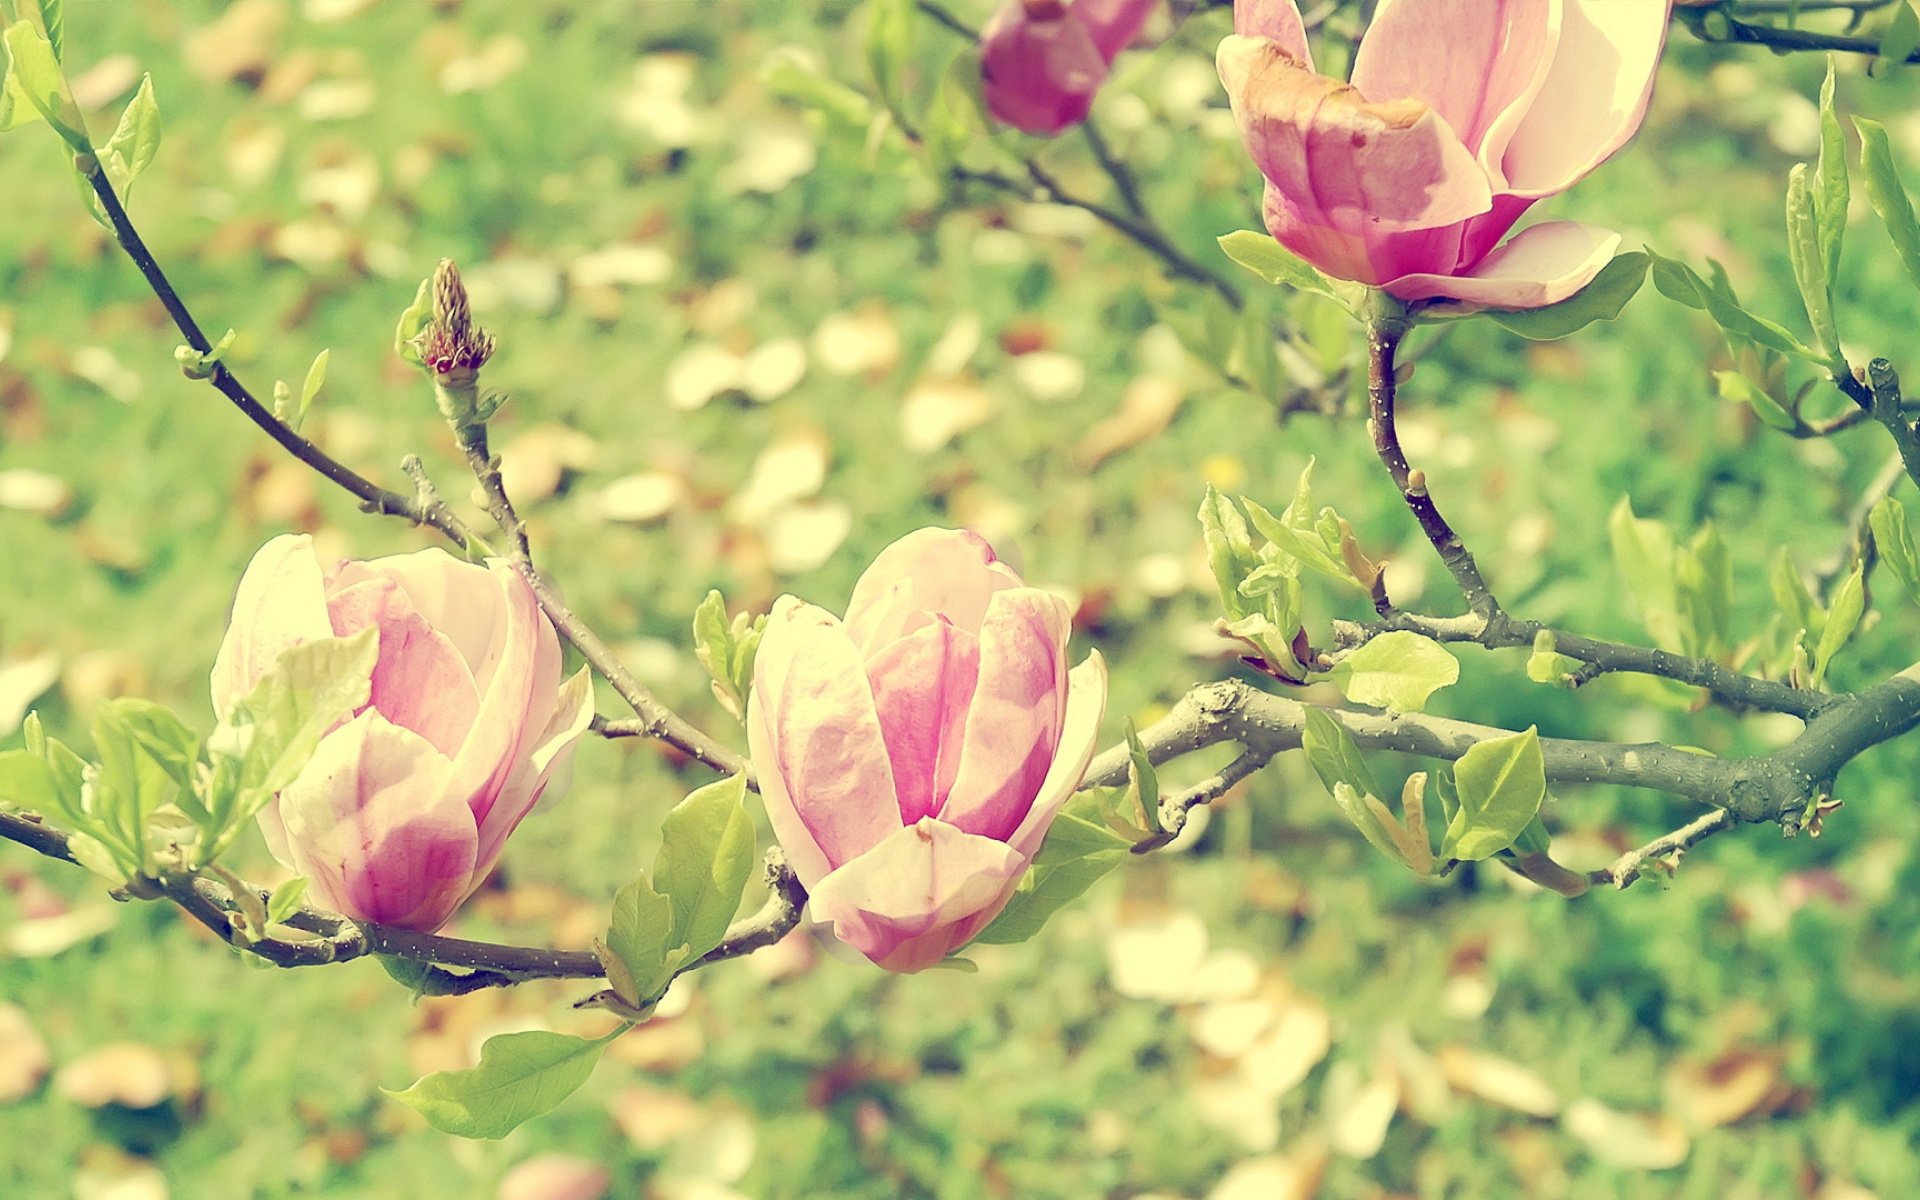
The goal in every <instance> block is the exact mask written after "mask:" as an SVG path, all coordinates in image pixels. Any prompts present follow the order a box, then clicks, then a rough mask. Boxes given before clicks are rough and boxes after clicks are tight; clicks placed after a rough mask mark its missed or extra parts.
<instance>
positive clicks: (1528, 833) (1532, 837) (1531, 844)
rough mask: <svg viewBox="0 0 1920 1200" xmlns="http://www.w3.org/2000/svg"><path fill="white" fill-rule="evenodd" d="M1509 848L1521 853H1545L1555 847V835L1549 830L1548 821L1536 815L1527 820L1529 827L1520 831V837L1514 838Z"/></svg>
mask: <svg viewBox="0 0 1920 1200" xmlns="http://www.w3.org/2000/svg"><path fill="white" fill-rule="evenodd" d="M1509 848H1510V849H1511V850H1512V851H1513V852H1514V853H1515V854H1519V855H1527V854H1545V853H1546V852H1547V851H1549V850H1551V849H1553V835H1552V834H1550V833H1548V832H1547V824H1546V822H1545V821H1542V820H1541V819H1540V818H1539V817H1538V816H1536V817H1534V818H1533V820H1531V821H1529V822H1527V827H1526V828H1525V829H1522V830H1521V831H1520V836H1519V837H1517V838H1515V839H1513V845H1512V846H1511V847H1509Z"/></svg>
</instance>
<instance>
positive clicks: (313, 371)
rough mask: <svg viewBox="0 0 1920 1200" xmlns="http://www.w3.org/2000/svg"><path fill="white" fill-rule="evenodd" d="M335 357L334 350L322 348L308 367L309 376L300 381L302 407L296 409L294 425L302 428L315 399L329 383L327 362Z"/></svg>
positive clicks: (296, 427)
mask: <svg viewBox="0 0 1920 1200" xmlns="http://www.w3.org/2000/svg"><path fill="white" fill-rule="evenodd" d="M332 358H333V351H332V350H322V351H321V352H320V353H318V354H316V355H314V356H313V365H312V366H310V367H308V368H307V377H306V378H305V379H304V380H302V381H301V382H300V407H299V408H298V409H296V410H294V414H293V427H294V428H295V429H298V428H300V426H301V424H302V423H304V422H305V421H306V419H307V412H308V411H309V410H310V409H312V408H313V401H314V399H315V398H316V397H317V396H319V395H320V389H321V388H323V387H325V386H326V383H327V363H328V362H329V361H330V360H331V359H332Z"/></svg>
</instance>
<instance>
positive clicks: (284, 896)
mask: <svg viewBox="0 0 1920 1200" xmlns="http://www.w3.org/2000/svg"><path fill="white" fill-rule="evenodd" d="M306 898H307V879H306V877H305V876H304V875H303V876H299V877H296V878H293V879H289V880H287V881H286V882H285V883H283V884H281V885H280V886H279V887H277V888H275V889H273V891H272V892H271V893H270V894H269V895H268V896H267V923H268V924H269V925H279V924H282V923H283V922H285V921H286V919H287V918H288V917H291V916H292V915H293V914H295V913H297V912H299V911H300V905H301V903H302V902H303V901H305V900H306Z"/></svg>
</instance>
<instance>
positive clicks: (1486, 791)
mask: <svg viewBox="0 0 1920 1200" xmlns="http://www.w3.org/2000/svg"><path fill="white" fill-rule="evenodd" d="M1453 782H1454V786H1455V787H1456V788H1457V789H1458V791H1459V800H1460V809H1459V811H1458V812H1456V813H1454V815H1453V818H1452V819H1451V820H1449V821H1448V822H1447V832H1446V836H1445V837H1444V838H1443V839H1441V842H1440V857H1442V858H1454V859H1469V860H1472V859H1482V858H1489V857H1492V856H1493V855H1495V854H1498V853H1499V852H1500V851H1502V850H1505V849H1506V848H1507V847H1508V846H1511V845H1513V843H1514V839H1516V838H1518V837H1519V836H1520V834H1521V833H1522V831H1524V830H1525V829H1526V827H1527V826H1528V824H1529V823H1531V822H1532V821H1533V819H1534V817H1535V816H1537V815H1538V814H1539V812H1540V802H1541V801H1542V800H1544V799H1545V798H1546V795H1547V771H1546V761H1545V759H1544V758H1543V757H1542V756H1541V753H1540V736H1539V733H1538V731H1537V730H1534V729H1528V730H1527V731H1526V732H1525V733H1516V734H1514V735H1512V736H1511V737H1503V738H1492V739H1489V740H1487V741H1484V742H1480V743H1478V744H1476V745H1475V746H1474V747H1473V748H1472V749H1470V750H1468V751H1467V752H1466V753H1465V754H1463V755H1461V756H1460V761H1459V762H1457V763H1455V764H1454V768H1453Z"/></svg>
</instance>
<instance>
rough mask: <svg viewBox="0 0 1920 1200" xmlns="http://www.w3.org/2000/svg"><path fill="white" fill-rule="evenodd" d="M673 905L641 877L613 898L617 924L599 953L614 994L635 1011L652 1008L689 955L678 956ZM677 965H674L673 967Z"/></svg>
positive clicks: (609, 930) (644, 877)
mask: <svg viewBox="0 0 1920 1200" xmlns="http://www.w3.org/2000/svg"><path fill="white" fill-rule="evenodd" d="M675 949H676V947H675V943H674V936H673V901H671V900H669V899H667V898H666V897H665V896H662V895H661V894H660V893H659V892H657V891H655V890H654V888H653V881H652V880H651V879H649V878H648V877H647V874H646V873H645V872H641V874H640V877H639V878H638V879H635V880H634V881H633V882H632V883H629V884H627V885H626V886H625V887H623V888H621V889H620V890H619V891H618V892H616V893H614V897H613V921H612V923H611V925H610V926H609V928H608V931H607V937H606V941H605V942H604V943H602V944H601V945H599V946H596V947H595V950H596V951H597V952H598V953H599V955H600V963H601V965H602V966H604V967H606V968H607V982H608V983H610V984H612V985H613V990H614V994H615V995H617V996H619V997H620V999H622V1000H624V1001H625V1002H626V1003H628V1004H629V1005H632V1006H633V1007H634V1008H640V1007H643V1006H644V1005H646V1004H649V1003H651V1002H652V1001H653V1000H654V999H655V998H656V997H657V996H659V994H660V993H662V992H664V991H666V988H667V985H668V984H669V983H671V982H673V972H674V970H675V968H677V967H678V966H679V965H680V963H681V962H684V961H685V959H686V956H685V955H684V954H676V953H675ZM670 960H671V961H670Z"/></svg>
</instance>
